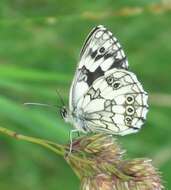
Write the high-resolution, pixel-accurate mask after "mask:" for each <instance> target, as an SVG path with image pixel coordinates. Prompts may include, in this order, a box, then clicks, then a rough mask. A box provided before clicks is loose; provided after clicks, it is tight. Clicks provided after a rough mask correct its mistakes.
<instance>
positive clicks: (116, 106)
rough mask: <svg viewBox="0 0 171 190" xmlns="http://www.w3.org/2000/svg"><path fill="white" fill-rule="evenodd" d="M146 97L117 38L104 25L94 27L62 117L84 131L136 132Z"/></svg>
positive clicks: (144, 109) (142, 119)
mask: <svg viewBox="0 0 171 190" xmlns="http://www.w3.org/2000/svg"><path fill="white" fill-rule="evenodd" d="M147 99H148V95H147V93H146V92H145V91H144V89H143V87H142V85H141V83H140V82H139V81H138V79H137V77H136V75H135V74H134V73H132V72H130V71H129V70H128V61H127V58H126V56H125V54H124V51H123V49H122V47H121V45H120V43H119V42H118V40H117V39H116V38H115V37H114V36H113V34H112V33H111V32H110V31H109V30H107V29H106V28H105V27H104V26H101V25H100V26H97V27H95V28H94V29H93V30H92V31H91V32H90V34H89V35H88V37H87V39H86V41H85V44H84V46H83V48H82V50H81V53H80V60H79V64H78V67H77V69H76V73H75V76H74V79H73V82H72V85H71V89H70V97H69V109H67V108H66V107H63V108H62V109H61V115H62V116H63V118H64V120H65V121H66V122H69V123H71V124H72V125H73V126H74V127H75V129H76V130H77V131H80V132H84V133H88V132H106V133H109V134H116V135H126V134H130V133H135V132H137V131H138V130H139V129H140V128H141V127H142V125H143V123H144V121H145V119H146V114H147V111H148V104H147Z"/></svg>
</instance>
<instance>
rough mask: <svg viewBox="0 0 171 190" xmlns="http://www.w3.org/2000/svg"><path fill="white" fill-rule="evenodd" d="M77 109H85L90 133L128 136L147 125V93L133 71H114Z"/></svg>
mask: <svg viewBox="0 0 171 190" xmlns="http://www.w3.org/2000/svg"><path fill="white" fill-rule="evenodd" d="M77 106H78V107H77V109H82V110H83V113H84V114H83V117H84V119H85V121H86V127H87V130H89V131H106V132H108V133H111V134H119V135H126V134H129V133H135V132H137V131H138V130H139V129H140V128H141V126H142V124H143V123H144V120H145V119H146V114H147V111H148V105H147V93H146V92H145V91H144V90H143V88H142V86H141V84H140V83H139V81H138V80H137V77H136V76H135V75H134V74H133V73H132V72H129V71H126V70H123V69H112V70H110V71H108V72H106V73H105V75H104V76H102V77H100V78H99V79H97V80H96V81H95V82H94V83H93V85H92V86H91V87H90V88H89V90H88V91H87V93H86V94H85V95H84V96H83V97H82V98H81V99H80V100H79V102H78V105H77Z"/></svg>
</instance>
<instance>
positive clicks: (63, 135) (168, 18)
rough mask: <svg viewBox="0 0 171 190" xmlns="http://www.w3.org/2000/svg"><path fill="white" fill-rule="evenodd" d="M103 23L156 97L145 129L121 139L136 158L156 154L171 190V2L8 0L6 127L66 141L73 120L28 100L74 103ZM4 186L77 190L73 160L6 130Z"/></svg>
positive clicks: (2, 15) (2, 62) (0, 121)
mask: <svg viewBox="0 0 171 190" xmlns="http://www.w3.org/2000/svg"><path fill="white" fill-rule="evenodd" d="M98 24H103V25H105V26H106V27H108V28H109V29H110V30H111V31H113V33H114V34H115V35H116V37H117V38H118V39H119V41H120V42H121V44H122V46H123V47H124V50H125V52H126V54H127V56H128V59H129V64H130V69H131V70H132V71H133V72H135V73H136V74H137V76H138V78H139V80H140V81H142V83H143V86H144V88H145V90H146V91H147V92H148V93H149V95H150V100H149V105H150V110H149V114H148V119H147V122H146V124H145V126H144V128H143V129H142V130H141V132H140V133H137V134H134V135H129V136H125V137H120V142H121V144H122V146H123V148H124V149H126V150H127V154H128V157H129V158H133V157H149V158H152V159H153V160H154V165H155V166H156V167H158V168H159V169H160V171H161V172H162V175H163V180H164V184H165V186H166V187H167V189H171V136H170V135H171V126H170V123H171V2H170V1H167V0H163V1H161V0H140V1H137V0H123V1H119V0H118V1H114V0H99V1H91V0H85V1H79V0H73V1H67V0H61V1H57V0H29V1H26V0H13V1H10V0H1V1H0V125H1V126H3V127H6V128H9V129H12V130H15V131H17V132H20V133H22V134H25V135H31V136H35V137H40V138H46V139H50V140H53V141H56V142H58V143H66V142H68V140H69V136H68V134H69V130H70V128H71V126H69V125H67V124H65V123H64V121H63V120H62V119H61V118H60V115H59V113H58V110H55V111H54V110H51V109H46V108H40V107H36V108H35V107H34V108H33V107H29V108H25V107H24V106H23V103H24V102H42V103H48V104H57V103H58V104H59V99H58V97H57V94H56V89H58V91H60V93H61V94H62V96H63V97H64V100H65V102H66V103H67V102H68V93H69V88H70V84H71V81H72V78H73V75H74V72H75V69H76V64H77V61H78V57H79V56H78V55H79V51H80V48H81V46H82V44H83V41H84V39H85V37H86V36H87V34H88V33H89V31H90V30H91V29H92V27H94V26H96V25H98ZM0 189H2V190H9V189H13V190H23V189H25V190H33V189H36V190H45V189H48V190H61V189H65V190H76V189H79V181H78V179H77V177H76V176H75V175H74V174H73V172H72V170H71V169H70V167H69V166H68V165H67V164H66V163H65V161H64V160H63V159H62V158H60V157H57V156H56V155H54V153H52V152H50V151H48V150H45V149H43V148H42V147H39V146H37V145H32V144H29V143H25V142H21V141H20V142H19V141H16V140H14V139H12V138H10V137H7V136H4V135H2V134H0Z"/></svg>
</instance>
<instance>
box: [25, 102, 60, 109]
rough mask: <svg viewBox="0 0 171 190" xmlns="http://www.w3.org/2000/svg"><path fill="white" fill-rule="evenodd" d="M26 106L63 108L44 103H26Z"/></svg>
mask: <svg viewBox="0 0 171 190" xmlns="http://www.w3.org/2000/svg"><path fill="white" fill-rule="evenodd" d="M24 105H25V106H30V105H31V106H43V107H49V108H56V107H57V108H59V109H60V108H61V106H58V105H57V106H55V105H49V104H42V103H37V102H26V103H24Z"/></svg>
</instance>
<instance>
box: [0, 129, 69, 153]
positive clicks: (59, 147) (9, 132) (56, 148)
mask: <svg viewBox="0 0 171 190" xmlns="http://www.w3.org/2000/svg"><path fill="white" fill-rule="evenodd" d="M0 133H3V134H5V135H8V136H10V137H13V138H15V139H17V140H23V141H27V142H31V143H34V144H39V145H41V146H43V147H46V148H48V149H50V150H52V151H53V152H55V153H56V154H58V155H61V156H65V153H66V150H65V147H64V146H62V145H59V144H56V143H53V142H51V141H47V140H44V139H39V138H34V137H29V136H25V135H21V134H18V133H16V132H14V131H12V130H9V129H6V128H4V127H0ZM52 145H53V146H52Z"/></svg>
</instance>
